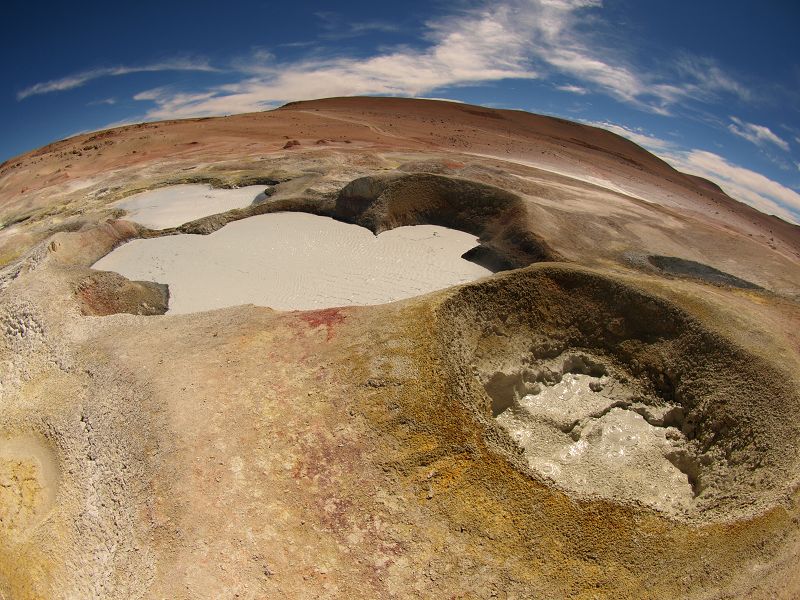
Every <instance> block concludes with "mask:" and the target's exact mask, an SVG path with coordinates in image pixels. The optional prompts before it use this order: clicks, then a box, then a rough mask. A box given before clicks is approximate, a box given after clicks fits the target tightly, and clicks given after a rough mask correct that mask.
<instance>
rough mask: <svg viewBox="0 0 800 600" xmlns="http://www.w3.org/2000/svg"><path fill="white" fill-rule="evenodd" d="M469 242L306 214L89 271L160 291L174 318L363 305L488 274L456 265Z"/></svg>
mask: <svg viewBox="0 0 800 600" xmlns="http://www.w3.org/2000/svg"><path fill="white" fill-rule="evenodd" d="M476 245H477V240H476V238H475V236H473V235H470V234H468V233H464V232H462V231H456V230H453V229H447V228H445V227H438V226H433V225H418V226H413V227H399V228H397V229H393V230H391V231H387V232H384V233H381V234H380V235H379V236H374V235H373V234H372V233H371V232H370V231H369V230H367V229H365V228H363V227H359V226H357V225H348V224H346V223H341V222H339V221H335V220H334V219H330V218H328V217H319V216H315V215H309V214H305V213H291V212H287V213H275V214H268V215H260V216H256V217H250V218H248V219H243V220H241V221H236V222H234V223H230V224H228V225H226V226H225V227H223V228H222V229H220V230H219V231H217V232H215V233H213V234H211V235H208V236H199V235H176V236H168V237H162V238H155V239H148V240H133V241H131V242H129V243H127V244H125V245H123V246H121V247H119V248H117V249H116V250H114V251H113V252H112V253H110V254H109V255H107V256H106V257H104V258H103V259H101V260H100V261H98V262H97V263H96V264H95V265H94V268H95V269H98V270H104V271H116V272H117V273H120V274H122V275H124V276H125V277H127V278H128V279H131V280H144V281H155V282H159V283H166V284H168V285H169V289H170V304H169V312H170V313H189V312H196V311H201V310H210V309H215V308H221V307H224V306H235V305H239V304H248V303H252V304H258V305H261V306H269V307H272V308H275V309H279V310H309V309H318V308H327V307H332V306H348V305H369V304H382V303H385V302H392V301H395V300H400V299H402V298H409V297H412V296H417V295H420V294H425V293H428V292H431V291H434V290H437V289H442V288H445V287H448V286H451V285H455V284H459V283H464V282H467V281H472V280H474V279H477V278H479V277H483V276H486V275H489V274H491V272H490V271H489V270H487V269H484V268H483V267H480V266H478V265H475V264H473V263H471V262H469V261H466V260H464V259H462V258H461V255H462V254H463V253H464V252H466V251H467V250H469V249H471V248H473V247H474V246H476Z"/></svg>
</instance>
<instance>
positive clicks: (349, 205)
mask: <svg viewBox="0 0 800 600" xmlns="http://www.w3.org/2000/svg"><path fill="white" fill-rule="evenodd" d="M336 216H337V218H341V219H343V220H347V221H352V222H355V223H358V224H359V225H362V226H364V227H367V228H368V229H371V230H372V231H374V232H376V233H377V232H380V231H385V230H387V229H392V228H394V227H399V226H401V225H421V224H430V225H441V226H444V227H452V228H454V229H460V230H461V231H466V232H468V233H472V234H474V235H477V236H479V240H480V242H481V246H480V248H481V250H480V252H479V253H478V251H475V252H473V255H477V257H478V258H479V261H483V262H482V263H481V262H479V261H476V262H479V264H484V265H487V264H493V265H497V266H502V267H503V268H508V267H522V266H527V265H529V264H531V263H534V262H541V261H551V260H559V259H560V256H559V255H558V253H557V252H555V251H554V250H553V249H552V248H550V246H549V245H548V244H547V242H546V241H545V240H543V239H541V238H539V237H537V236H536V235H534V234H533V233H531V232H530V226H529V223H528V220H529V217H528V214H527V210H526V207H525V203H524V202H523V201H522V199H521V198H520V197H519V196H517V195H516V194H513V193H511V192H508V191H506V190H502V189H500V188H496V187H493V186H490V185H486V184H483V183H477V182H474V181H470V180H467V179H458V178H455V177H445V176H442V175H436V174H431V173H413V174H400V173H392V174H388V175H379V176H369V177H362V178H360V179H356V180H355V181H352V182H351V183H349V184H348V185H347V186H345V187H344V189H342V191H341V193H340V194H339V197H338V198H337V200H336ZM473 255H470V256H466V257H465V258H468V259H472V258H473Z"/></svg>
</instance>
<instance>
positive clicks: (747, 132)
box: [728, 117, 789, 152]
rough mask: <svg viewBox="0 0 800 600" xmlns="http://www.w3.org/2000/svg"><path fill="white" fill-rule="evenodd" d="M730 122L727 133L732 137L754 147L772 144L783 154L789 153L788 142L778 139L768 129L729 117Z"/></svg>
mask: <svg viewBox="0 0 800 600" xmlns="http://www.w3.org/2000/svg"><path fill="white" fill-rule="evenodd" d="M731 121H733V122H732V123H731V124H730V125H728V131H730V132H731V133H733V134H734V135H738V136H739V137H741V138H744V139H746V140H747V141H748V142H751V143H753V144H755V145H756V146H764V145H765V144H774V145H776V146H777V147H778V148H780V149H781V150H783V151H785V152H788V151H789V142H787V141H786V140H784V139H783V138H780V137H778V136H777V135H776V134H775V133H773V131H772V130H771V129H770V128H769V127H765V126H764V125H756V124H755V123H747V122H746V121H742V120H741V119H739V118H737V117H731Z"/></svg>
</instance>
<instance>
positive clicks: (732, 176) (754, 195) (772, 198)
mask: <svg viewBox="0 0 800 600" xmlns="http://www.w3.org/2000/svg"><path fill="white" fill-rule="evenodd" d="M583 122H584V123H586V124H587V125H594V126H595V127H602V128H603V129H607V130H608V131H611V132H613V133H616V134H617V135H621V136H622V137H625V138H628V139H629V140H631V141H633V142H635V143H637V144H639V145H640V146H642V147H644V148H647V149H648V150H650V151H651V152H653V153H654V154H656V155H657V156H659V157H660V158H662V159H664V160H665V161H667V162H668V163H670V164H671V165H672V166H673V167H675V168H676V169H678V170H679V171H683V172H684V173H690V174H693V175H699V176H701V177H705V178H706V179H709V180H711V181H713V182H715V183H717V184H718V185H719V186H720V187H721V188H722V189H723V190H724V191H725V192H726V193H727V194H728V195H729V196H731V197H732V198H735V199H736V200H739V201H740V202H744V203H745V204H749V205H750V206H752V207H754V208H756V209H758V210H760V211H761V212H765V213H767V214H771V215H777V216H779V217H781V218H782V219H785V220H787V221H790V222H793V223H798V224H800V194H798V193H797V192H795V191H794V190H792V189H790V188H788V187H786V186H784V185H782V184H781V183H779V182H777V181H774V180H772V179H770V178H768V177H766V176H764V175H762V174H761V173H757V172H755V171H752V170H750V169H747V168H745V167H742V166H739V165H735V164H733V163H731V162H729V161H728V160H726V159H725V158H723V157H722V156H719V155H718V154H715V153H713V152H708V151H706V150H698V149H693V150H685V149H682V148H681V147H680V146H679V145H678V144H677V143H676V142H674V141H671V140H665V139H662V138H659V137H658V136H655V135H653V134H651V133H648V132H646V131H644V130H642V129H638V128H632V127H628V126H625V125H619V124H617V123H610V122H607V121H583ZM797 167H798V170H800V164H798V165H797Z"/></svg>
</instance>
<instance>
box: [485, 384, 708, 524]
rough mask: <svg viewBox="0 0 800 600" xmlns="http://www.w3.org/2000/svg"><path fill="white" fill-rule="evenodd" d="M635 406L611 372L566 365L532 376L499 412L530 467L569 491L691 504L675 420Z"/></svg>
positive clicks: (670, 506)
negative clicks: (546, 375) (544, 377)
mask: <svg viewBox="0 0 800 600" xmlns="http://www.w3.org/2000/svg"><path fill="white" fill-rule="evenodd" d="M639 406H640V407H641V405H639ZM636 407H637V403H635V402H633V403H632V402H631V397H630V392H629V391H628V390H627V389H626V388H625V386H622V385H621V384H619V382H617V381H615V380H614V379H613V378H612V377H608V376H605V375H604V376H602V377H592V376H590V375H586V374H575V373H569V372H566V373H564V374H563V375H562V376H561V378H560V381H558V382H555V383H554V382H552V381H551V382H547V383H545V382H538V383H535V384H533V386H532V390H531V393H527V394H525V395H524V396H522V397H519V396H518V397H516V398H515V399H514V401H513V403H511V405H510V406H509V407H508V408H507V409H506V410H504V411H503V412H501V413H500V414H499V415H497V417H496V419H497V423H498V424H499V425H500V426H501V427H503V428H504V429H506V431H508V433H509V434H510V435H511V437H512V439H514V440H515V441H516V443H517V444H518V445H519V446H520V447H521V448H522V449H523V451H524V456H525V458H526V459H527V462H528V465H529V466H530V468H531V469H532V470H533V471H534V472H536V473H539V474H540V475H542V476H543V477H545V478H547V479H549V480H551V481H553V482H554V483H555V484H556V485H558V486H559V487H561V488H562V489H564V490H565V491H567V492H572V493H576V494H580V495H593V496H601V497H605V498H609V499H624V500H629V501H637V502H640V503H642V504H645V505H647V506H650V507H652V508H655V509H657V510H662V511H665V512H671V513H675V512H684V511H685V510H686V509H688V508H689V506H690V504H691V502H692V500H693V498H694V491H693V489H692V486H691V484H690V482H689V479H688V477H687V475H686V473H684V472H682V471H681V470H680V469H678V467H676V466H675V464H673V462H672V461H670V460H669V457H671V456H675V455H676V454H681V453H684V452H685V447H686V440H685V439H684V437H683V435H682V434H681V433H680V432H679V431H678V430H677V429H676V428H674V427H662V426H656V425H653V424H651V423H649V422H648V420H646V419H645V418H644V417H643V416H642V415H641V414H639V412H638V411H637V410H635V408H636ZM668 409H669V407H666V408H665V409H664V410H663V411H662V412H665V411H666V410H668ZM643 412H646V413H647V414H652V413H653V412H658V410H657V409H656V410H654V409H652V408H647V409H646V410H645V411H643Z"/></svg>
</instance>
